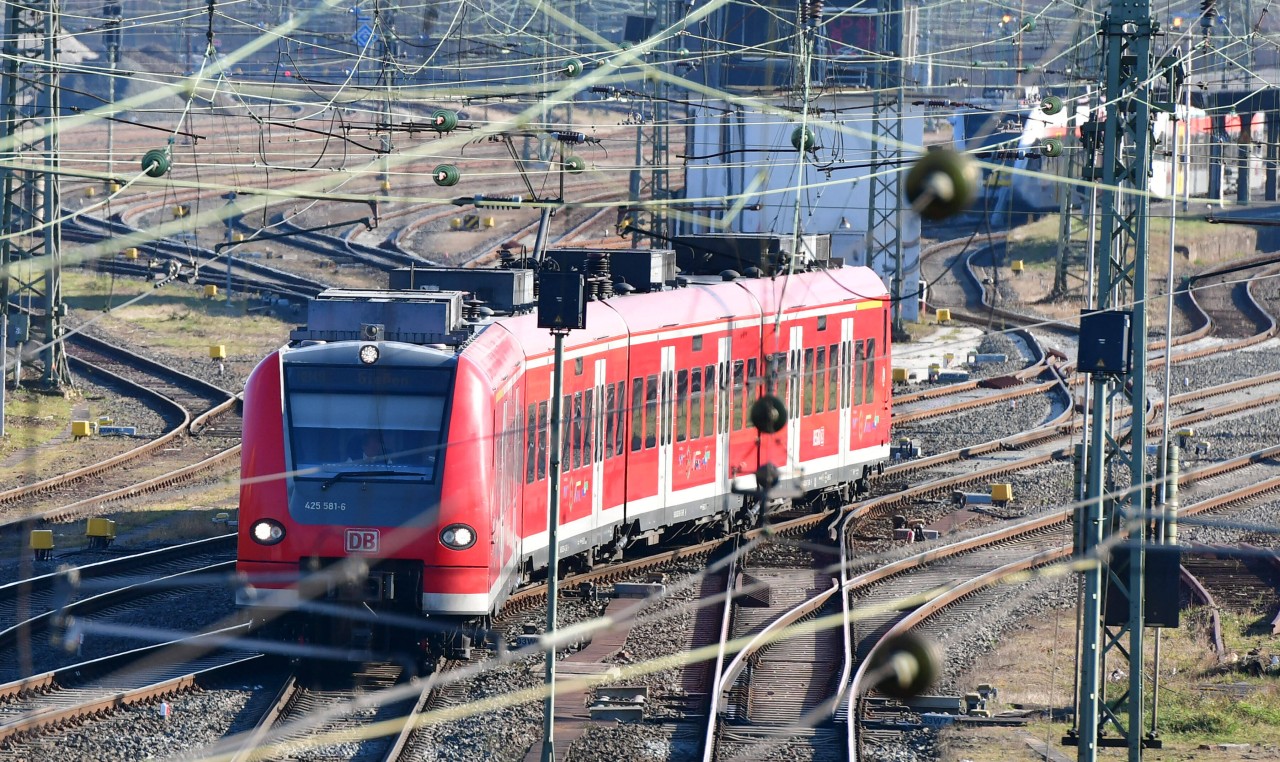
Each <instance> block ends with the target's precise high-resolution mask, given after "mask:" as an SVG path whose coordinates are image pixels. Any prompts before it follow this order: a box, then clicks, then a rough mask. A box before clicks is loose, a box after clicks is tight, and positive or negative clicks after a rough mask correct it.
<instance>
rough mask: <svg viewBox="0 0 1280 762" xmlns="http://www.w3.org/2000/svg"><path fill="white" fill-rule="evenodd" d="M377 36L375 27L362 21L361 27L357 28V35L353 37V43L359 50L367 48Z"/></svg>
mask: <svg viewBox="0 0 1280 762" xmlns="http://www.w3.org/2000/svg"><path fill="white" fill-rule="evenodd" d="M375 36H376V35H375V34H374V31H373V26H371V25H370V24H369V23H368V20H367V19H360V26H358V27H356V33H355V34H353V35H351V41H352V42H354V43H355V44H356V47H358V48H367V47H369V43H370V42H372V41H373V38H374V37H375Z"/></svg>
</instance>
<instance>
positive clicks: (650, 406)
mask: <svg viewBox="0 0 1280 762" xmlns="http://www.w3.org/2000/svg"><path fill="white" fill-rule="evenodd" d="M657 446H658V374H657V373H654V374H653V375H651V376H649V377H648V378H647V379H645V382H644V449H646V450H648V449H649V448H651V447H657Z"/></svg>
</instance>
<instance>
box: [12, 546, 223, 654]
mask: <svg viewBox="0 0 1280 762" xmlns="http://www.w3.org/2000/svg"><path fill="white" fill-rule="evenodd" d="M235 544H236V539H235V535H234V534H227V535H221V536H219V537H211V538H209V539H206V540H196V541H194V542H188V543H182V544H180V545H173V546H170V547H167V548H161V549H158V550H151V551H145V552H142V553H133V554H130V555H127V556H121V557H119V558H112V559H108V560H106V561H99V562H97V563H92V564H86V565H84V566H76V567H69V568H68V569H66V570H61V571H58V572H53V573H50V574H42V575H40V576H37V577H31V578H29V579H24V580H19V581H16V582H11V583H9V584H7V585H3V586H0V621H2V622H5V623H6V624H5V626H4V629H3V630H0V649H10V648H12V647H13V644H14V642H15V641H16V640H17V639H18V638H19V637H28V638H30V637H32V635H33V634H34V633H36V632H37V631H39V630H41V629H43V628H44V627H46V626H47V625H48V623H49V622H50V621H51V620H52V619H53V618H54V617H55V616H56V615H57V614H58V612H59V609H64V608H65V607H67V606H74V604H75V603H76V601H77V600H87V599H94V600H96V601H97V603H98V604H104V605H105V604H114V603H116V602H119V601H121V600H128V598H123V597H116V598H110V597H108V598H99V596H102V595H106V596H113V595H117V594H123V593H124V592H125V591H131V592H132V594H134V595H137V594H140V593H144V592H145V591H146V589H147V588H148V587H149V586H154V585H155V583H156V582H157V581H158V580H161V579H166V578H173V577H174V576H175V575H179V574H186V573H192V572H200V571H205V570H208V569H210V568H211V567H216V566H217V565H218V564H225V563H226V562H227V561H229V560H230V559H231V557H232V555H233V553H234V552H235ZM217 570H218V571H226V569H225V567H221V568H218V569H217Z"/></svg>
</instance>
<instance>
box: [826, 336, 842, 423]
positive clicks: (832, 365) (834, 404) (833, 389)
mask: <svg viewBox="0 0 1280 762" xmlns="http://www.w3.org/2000/svg"><path fill="white" fill-rule="evenodd" d="M828 351H829V354H828V355H827V358H828V365H827V410H835V409H836V408H838V407H839V406H840V398H839V394H840V345H839V344H832V345H831V346H830V347H829V348H828Z"/></svg>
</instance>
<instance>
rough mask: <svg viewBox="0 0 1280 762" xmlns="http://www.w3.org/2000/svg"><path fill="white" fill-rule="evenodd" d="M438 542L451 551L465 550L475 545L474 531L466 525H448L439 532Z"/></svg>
mask: <svg viewBox="0 0 1280 762" xmlns="http://www.w3.org/2000/svg"><path fill="white" fill-rule="evenodd" d="M440 542H442V543H444V545H445V547H446V548H449V549H451V550H466V549H467V548H469V547H471V546H472V545H475V544H476V530H474V529H472V528H471V527H469V526H467V525H466V524H450V525H449V526H447V527H445V528H444V530H443V531H442V532H440Z"/></svg>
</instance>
